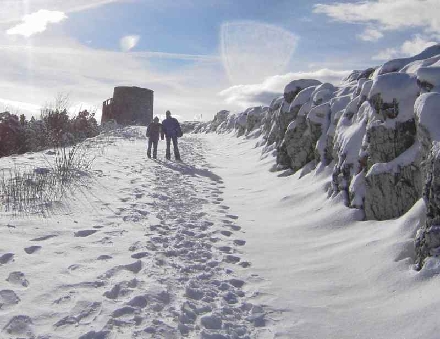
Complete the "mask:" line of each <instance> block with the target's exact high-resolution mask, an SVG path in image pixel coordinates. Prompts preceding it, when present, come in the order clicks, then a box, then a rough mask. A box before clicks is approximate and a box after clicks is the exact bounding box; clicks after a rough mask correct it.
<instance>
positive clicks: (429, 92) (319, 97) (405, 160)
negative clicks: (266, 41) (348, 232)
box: [194, 44, 440, 269]
mask: <svg viewBox="0 0 440 339" xmlns="http://www.w3.org/2000/svg"><path fill="white" fill-rule="evenodd" d="M439 85H440V44H439V45H436V46H432V47H429V48H428V49H426V50H425V51H423V52H422V53H420V54H419V55H416V56H414V57H411V58H405V59H396V60H390V61H388V62H386V63H385V64H383V65H382V66H380V67H378V68H376V69H374V68H369V69H367V70H361V71H358V70H356V71H353V73H352V74H351V75H349V76H348V77H347V78H346V79H344V82H343V84H342V85H341V86H339V87H335V86H333V85H332V84H329V83H324V84H322V83H320V82H319V81H317V80H313V79H302V80H295V81H292V82H291V83H289V84H287V85H286V87H285V90H284V95H283V96H282V97H279V98H275V99H274V100H273V101H272V103H271V104H270V105H269V107H253V108H249V109H247V110H245V111H244V112H242V113H238V114H230V112H227V111H222V112H219V113H218V114H217V115H216V116H215V118H214V120H213V121H212V122H209V123H205V124H199V125H197V126H195V129H194V132H196V133H200V132H214V131H215V132H217V133H225V132H231V131H235V133H236V134H237V136H241V135H246V136H250V135H260V134H262V135H263V140H264V141H263V142H261V143H260V146H264V148H263V153H267V152H271V151H272V150H275V149H276V166H275V169H276V170H286V169H290V170H291V171H292V172H293V173H295V172H297V171H302V172H304V173H306V172H307V171H309V170H310V169H311V168H315V169H317V170H320V169H322V168H324V167H329V168H330V169H331V172H332V174H331V187H330V188H329V191H328V194H329V196H331V197H340V198H342V199H343V200H344V202H345V204H346V206H348V207H350V208H353V209H357V210H359V212H361V213H362V214H363V219H365V220H390V219H395V218H399V217H401V216H403V215H404V214H405V213H407V212H408V211H409V210H410V209H411V208H412V207H413V206H414V205H415V204H416V202H417V201H418V200H419V199H423V202H424V204H426V207H427V215H426V222H425V223H424V224H423V225H422V226H421V227H420V229H419V232H418V234H417V237H416V240H415V244H416V253H417V268H418V269H420V268H421V267H422V266H423V263H424V261H425V260H426V258H428V257H431V256H437V254H438V253H440V227H438V226H437V225H439V224H440V223H439V222H438V221H440V219H439V218H440V205H439V203H438V193H437V192H438V190H437V182H436V181H437V180H438V179H437V178H438V175H437V173H436V171H437V167H438V166H437V167H436V164H437V162H438V161H439V159H438V150H439V145H438V142H439V138H440V135H439V134H440V133H439V126H440V125H439V116H440V101H439V97H440V93H439V92H440V87H439Z"/></svg>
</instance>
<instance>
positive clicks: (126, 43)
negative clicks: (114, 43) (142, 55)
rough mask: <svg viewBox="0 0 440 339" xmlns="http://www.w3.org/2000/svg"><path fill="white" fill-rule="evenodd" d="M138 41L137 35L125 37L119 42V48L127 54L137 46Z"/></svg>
mask: <svg viewBox="0 0 440 339" xmlns="http://www.w3.org/2000/svg"><path fill="white" fill-rule="evenodd" d="M140 39H141V37H140V36H139V35H127V36H124V37H123V38H121V40H119V46H120V47H121V50H122V51H123V52H128V51H130V50H131V49H132V48H134V47H135V46H136V45H137V44H138V42H139V40H140Z"/></svg>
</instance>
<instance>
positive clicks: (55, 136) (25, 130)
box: [0, 109, 99, 157]
mask: <svg viewBox="0 0 440 339" xmlns="http://www.w3.org/2000/svg"><path fill="white" fill-rule="evenodd" d="M98 134H99V128H98V124H97V121H96V119H95V116H94V113H90V112H88V111H87V110H85V111H82V112H79V113H78V114H77V115H76V116H74V117H73V118H71V117H69V115H68V114H67V111H66V110H58V109H56V110H51V109H46V110H44V111H43V112H42V114H41V117H40V119H35V118H34V117H32V118H31V119H30V120H27V119H26V117H25V116H24V115H21V116H20V117H18V116H17V115H15V114H11V113H9V112H4V113H0V157H4V156H8V155H11V154H22V153H25V152H34V151H40V150H43V149H47V148H52V147H60V146H69V145H74V144H76V143H78V142H79V141H82V140H84V139H86V138H91V137H94V136H96V135H98Z"/></svg>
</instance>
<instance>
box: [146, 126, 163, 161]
mask: <svg viewBox="0 0 440 339" xmlns="http://www.w3.org/2000/svg"><path fill="white" fill-rule="evenodd" d="M161 131H162V125H161V124H160V123H159V118H158V117H154V119H153V122H152V123H151V124H149V125H148V127H147V137H148V150H147V157H148V158H151V146H153V159H156V158H157V143H158V142H159V134H160V133H161ZM162 140H163V138H162Z"/></svg>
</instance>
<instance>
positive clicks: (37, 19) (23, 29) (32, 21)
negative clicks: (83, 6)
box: [6, 9, 67, 37]
mask: <svg viewBox="0 0 440 339" xmlns="http://www.w3.org/2000/svg"><path fill="white" fill-rule="evenodd" d="M65 19H67V16H66V14H64V13H63V12H58V11H48V10H45V9H40V10H39V11H38V12H35V13H32V14H28V15H25V16H24V17H23V20H22V23H20V24H18V25H16V26H14V27H11V28H10V29H8V30H7V31H6V33H7V34H9V35H22V36H25V37H30V36H31V35H34V34H36V33H41V32H44V31H45V30H46V29H47V25H48V24H54V23H58V22H61V21H63V20H65Z"/></svg>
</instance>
